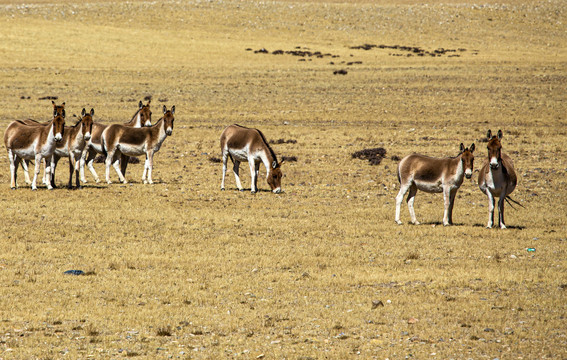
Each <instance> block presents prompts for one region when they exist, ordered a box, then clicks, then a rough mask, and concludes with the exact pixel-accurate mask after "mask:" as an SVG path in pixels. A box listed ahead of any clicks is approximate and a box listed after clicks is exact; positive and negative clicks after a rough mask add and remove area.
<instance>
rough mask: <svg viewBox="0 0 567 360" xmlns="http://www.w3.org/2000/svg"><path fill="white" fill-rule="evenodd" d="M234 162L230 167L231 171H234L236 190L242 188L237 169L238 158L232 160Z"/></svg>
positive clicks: (238, 164)
mask: <svg viewBox="0 0 567 360" xmlns="http://www.w3.org/2000/svg"><path fill="white" fill-rule="evenodd" d="M233 162H234V164H233V167H232V171H233V172H234V180H235V181H236V187H237V188H238V190H240V191H243V190H244V189H242V183H240V176H238V171H239V169H240V161H238V160H233Z"/></svg>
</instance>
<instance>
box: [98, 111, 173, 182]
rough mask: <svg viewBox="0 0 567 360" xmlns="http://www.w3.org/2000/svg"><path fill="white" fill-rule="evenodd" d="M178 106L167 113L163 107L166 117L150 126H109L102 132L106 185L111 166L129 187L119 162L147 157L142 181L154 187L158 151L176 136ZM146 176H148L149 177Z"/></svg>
mask: <svg viewBox="0 0 567 360" xmlns="http://www.w3.org/2000/svg"><path fill="white" fill-rule="evenodd" d="M174 114H175V106H173V107H172V108H171V110H167V108H166V107H165V105H164V106H163V117H162V118H161V119H159V120H158V122H157V123H155V124H154V125H152V126H150V127H143V128H133V127H129V126H125V125H119V124H113V125H109V126H108V127H107V128H106V129H105V130H104V131H103V132H102V147H103V150H104V151H105V152H106V182H107V183H109V184H110V183H111V181H110V165H113V166H114V169H115V170H116V173H117V174H118V177H119V178H120V181H121V182H123V183H124V184H126V179H125V178H124V174H123V173H122V172H121V170H120V168H119V167H118V163H119V159H120V157H121V156H122V155H125V156H140V155H146V161H145V164H144V173H143V174H142V181H143V182H144V184H146V183H149V184H153V181H152V169H153V166H154V154H155V153H156V152H158V150H159V149H160V148H161V145H162V144H163V142H164V140H165V138H166V137H167V136H170V135H171V134H172V133H173V121H174V120H175V119H174V117H173V115H174ZM146 176H147V177H146Z"/></svg>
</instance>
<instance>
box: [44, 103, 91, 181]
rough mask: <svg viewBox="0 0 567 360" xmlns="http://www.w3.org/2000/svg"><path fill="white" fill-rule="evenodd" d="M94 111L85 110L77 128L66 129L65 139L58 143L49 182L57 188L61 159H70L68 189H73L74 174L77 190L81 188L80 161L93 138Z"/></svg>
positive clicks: (52, 159) (52, 158) (76, 125)
mask: <svg viewBox="0 0 567 360" xmlns="http://www.w3.org/2000/svg"><path fill="white" fill-rule="evenodd" d="M93 116H94V109H91V111H90V113H87V112H86V110H85V109H84V108H83V111H82V112H81V119H80V120H79V121H78V122H77V124H75V126H71V127H65V133H64V135H63V139H62V140H61V141H60V142H58V143H57V146H56V147H55V151H54V152H53V156H52V157H51V178H50V179H49V182H50V183H51V186H52V187H55V169H56V168H57V163H58V162H59V159H61V157H67V158H69V183H68V184H67V188H69V189H71V188H72V187H73V173H75V175H76V176H75V184H76V186H77V188H79V187H81V184H80V182H79V160H80V159H81V155H82V154H83V150H84V149H85V147H86V145H87V142H88V141H89V140H90V138H91V132H92V127H93Z"/></svg>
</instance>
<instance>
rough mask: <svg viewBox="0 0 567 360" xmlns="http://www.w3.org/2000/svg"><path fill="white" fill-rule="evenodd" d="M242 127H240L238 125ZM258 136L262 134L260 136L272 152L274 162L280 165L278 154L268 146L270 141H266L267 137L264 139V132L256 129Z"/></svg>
mask: <svg viewBox="0 0 567 360" xmlns="http://www.w3.org/2000/svg"><path fill="white" fill-rule="evenodd" d="M238 126H240V125H238ZM255 130H256V131H257V132H258V134H260V136H261V137H262V140H263V141H264V144H266V146H267V147H268V150H270V154H272V157H273V158H274V161H275V162H276V164H279V162H278V158H277V157H276V153H275V152H274V150H272V148H271V147H270V144H268V141H266V137H264V134H262V132H261V131H260V130H258V129H255Z"/></svg>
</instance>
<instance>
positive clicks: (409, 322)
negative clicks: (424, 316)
mask: <svg viewBox="0 0 567 360" xmlns="http://www.w3.org/2000/svg"><path fill="white" fill-rule="evenodd" d="M418 321H419V320H418V319H416V318H414V317H411V318H409V319H408V324H415V323H417V322H418Z"/></svg>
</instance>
